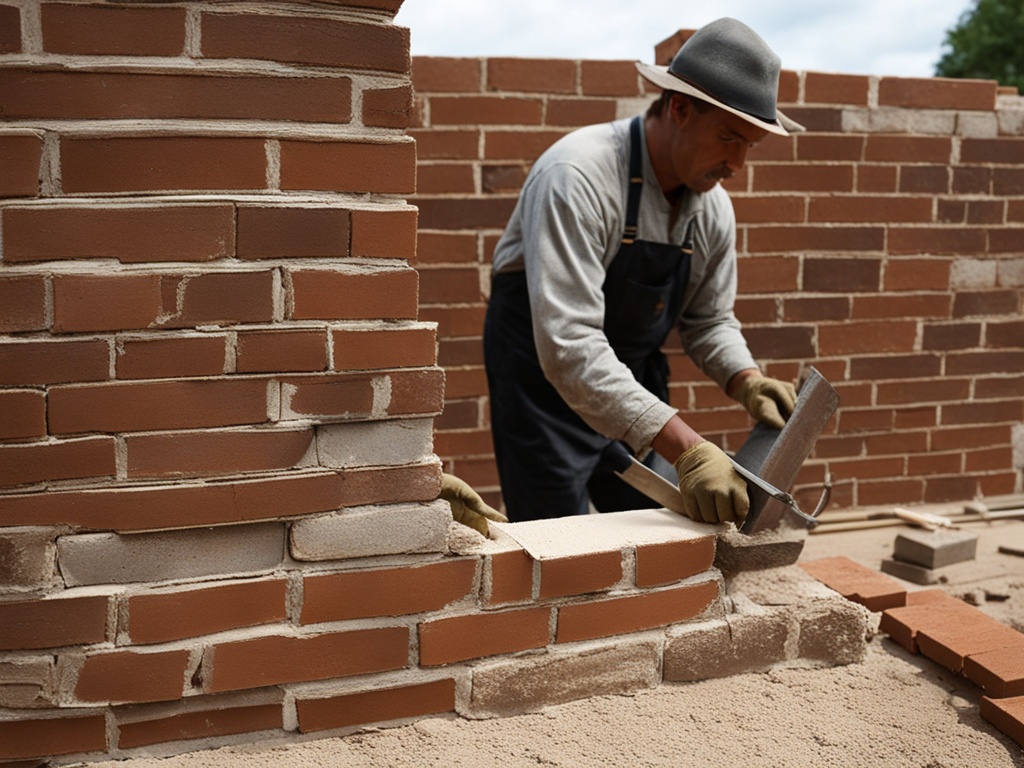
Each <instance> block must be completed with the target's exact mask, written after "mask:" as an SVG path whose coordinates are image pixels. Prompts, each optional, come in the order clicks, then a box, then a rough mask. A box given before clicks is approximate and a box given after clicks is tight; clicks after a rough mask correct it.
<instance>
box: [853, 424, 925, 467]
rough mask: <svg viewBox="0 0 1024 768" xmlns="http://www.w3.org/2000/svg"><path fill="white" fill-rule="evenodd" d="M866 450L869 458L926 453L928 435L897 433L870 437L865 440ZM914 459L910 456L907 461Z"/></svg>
mask: <svg viewBox="0 0 1024 768" xmlns="http://www.w3.org/2000/svg"><path fill="white" fill-rule="evenodd" d="M864 448H865V450H866V451H867V455H868V456H887V455H890V454H893V453H924V452H925V451H927V450H928V433H927V432H897V433H894V434H890V435H868V436H866V437H865V438H864ZM914 458H915V457H914V456H909V457H907V461H908V462H909V461H912V460H913V459H914ZM896 474H899V472H898V471H897V473H896ZM908 474H918V473H916V472H914V473H908Z"/></svg>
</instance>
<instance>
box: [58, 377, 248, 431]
mask: <svg viewBox="0 0 1024 768" xmlns="http://www.w3.org/2000/svg"><path fill="white" fill-rule="evenodd" d="M266 420H267V382H266V381H264V380H262V379H219V380H200V381H156V382H132V383H120V382H119V383H110V384H99V385H92V386H77V387H76V386H61V387H54V388H52V389H51V390H50V397H49V421H50V431H51V432H52V433H53V434H55V435H59V434H71V433H75V432H143V431H146V430H155V429H196V428H202V427H222V426H229V425H242V424H262V423H264V422H265V421H266Z"/></svg>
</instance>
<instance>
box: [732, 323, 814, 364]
mask: <svg viewBox="0 0 1024 768" xmlns="http://www.w3.org/2000/svg"><path fill="white" fill-rule="evenodd" d="M743 334H744V336H746V338H747V342H748V343H749V345H750V351H751V352H752V353H753V354H754V355H755V356H756V357H757V358H758V359H764V358H768V359H780V358H781V359H808V358H811V357H814V353H815V347H814V328H813V327H812V326H809V325H807V326H799V325H791V326H780V325H773V326H772V327H768V328H744V330H743Z"/></svg>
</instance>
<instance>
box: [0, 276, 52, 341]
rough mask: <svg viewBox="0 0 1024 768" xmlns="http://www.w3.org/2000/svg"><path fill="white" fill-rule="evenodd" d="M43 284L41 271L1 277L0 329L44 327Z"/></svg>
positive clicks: (41, 328)
mask: <svg viewBox="0 0 1024 768" xmlns="http://www.w3.org/2000/svg"><path fill="white" fill-rule="evenodd" d="M46 286H47V279H46V277H45V276H43V275H24V276H13V275H9V276H5V277H0V333H18V332H21V331H42V330H45V329H46V327H47V321H46Z"/></svg>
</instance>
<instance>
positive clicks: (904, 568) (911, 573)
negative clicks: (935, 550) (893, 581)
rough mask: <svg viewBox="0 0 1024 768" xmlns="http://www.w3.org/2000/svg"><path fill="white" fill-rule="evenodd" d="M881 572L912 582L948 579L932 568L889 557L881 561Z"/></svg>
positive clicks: (931, 582)
mask: <svg viewBox="0 0 1024 768" xmlns="http://www.w3.org/2000/svg"><path fill="white" fill-rule="evenodd" d="M882 573H887V574H889V575H890V576H895V577H896V578H897V579H903V580H904V581H909V582H911V583H912V584H924V585H927V584H940V583H945V582H946V581H947V580H948V579H947V578H946V577H945V576H943V575H942V574H940V573H937V572H936V571H935V569H934V568H925V567H924V566H921V565H916V564H915V563H905V562H903V561H902V560H893V559H891V558H886V559H885V560H883V561H882Z"/></svg>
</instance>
